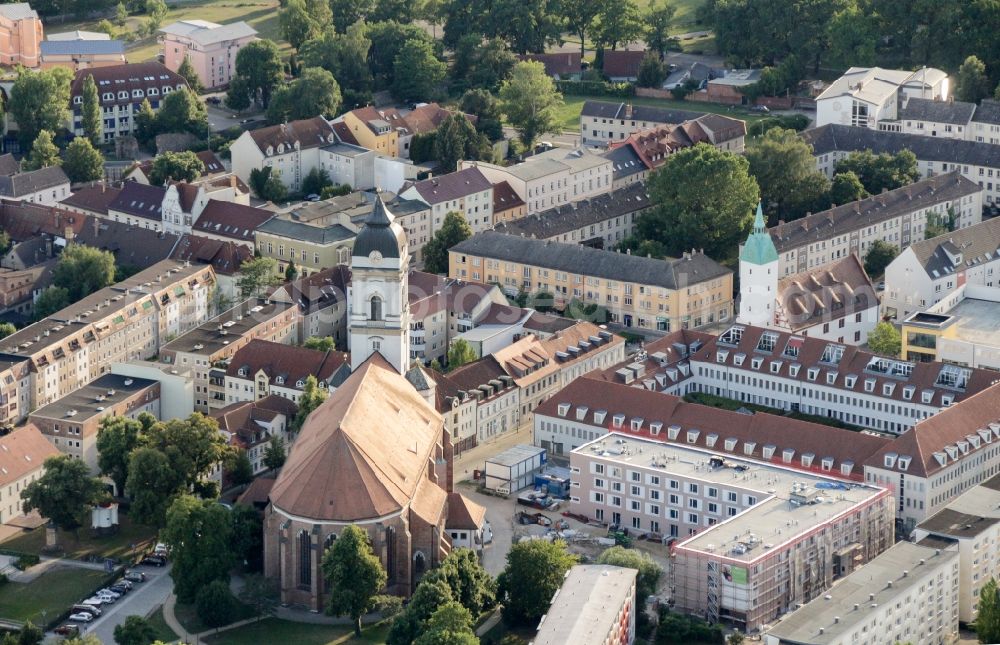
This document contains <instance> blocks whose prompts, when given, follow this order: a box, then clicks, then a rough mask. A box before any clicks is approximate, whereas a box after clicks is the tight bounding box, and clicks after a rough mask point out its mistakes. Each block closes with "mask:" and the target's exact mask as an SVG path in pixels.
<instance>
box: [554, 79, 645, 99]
mask: <svg viewBox="0 0 1000 645" xmlns="http://www.w3.org/2000/svg"><path fill="white" fill-rule="evenodd" d="M556 89H558V90H559V91H560V92H562V93H563V94H566V95H569V96H612V97H616V98H621V99H625V98H629V97H630V96H635V85H633V84H631V83H608V82H605V81H556Z"/></svg>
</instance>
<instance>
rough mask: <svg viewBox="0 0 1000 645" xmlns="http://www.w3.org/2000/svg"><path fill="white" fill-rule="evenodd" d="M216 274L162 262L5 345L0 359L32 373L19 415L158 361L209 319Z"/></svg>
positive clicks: (201, 267) (200, 267)
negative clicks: (115, 367) (132, 364)
mask: <svg viewBox="0 0 1000 645" xmlns="http://www.w3.org/2000/svg"><path fill="white" fill-rule="evenodd" d="M215 285H216V278H215V271H214V269H213V268H212V267H211V266H208V265H188V264H187V263H183V262H177V261H175V260H164V261H162V262H158V263H156V264H154V265H153V266H151V267H149V268H148V269H145V270H143V271H140V272H139V273H137V274H135V275H133V276H132V277H131V278H128V279H127V280H123V281H121V282H119V283H117V284H114V285H112V286H110V287H106V288H104V289H101V290H99V291H95V292H94V293H92V294H90V295H89V296H87V297H85V298H83V299H82V300H80V301H78V302H75V303H74V304H72V305H70V306H69V307H66V308H65V309H61V310H60V311H57V312H56V313H54V314H52V315H51V316H49V317H48V318H45V319H44V320H41V321H39V322H37V323H34V324H33V325H29V326H27V327H25V328H23V329H21V330H19V331H18V332H16V333H14V334H11V335H10V336H8V337H7V338H4V339H3V341H0V359H4V360H8V361H15V360H26V361H28V364H29V366H30V381H31V385H30V388H29V397H28V404H27V405H26V406H24V407H23V408H21V410H22V413H26V412H27V411H28V410H29V409H37V408H40V407H42V406H45V405H48V404H49V403H52V402H53V401H56V400H57V399H61V398H63V397H65V396H67V395H68V394H70V393H71V392H74V391H75V390H78V389H80V388H81V387H83V386H84V385H86V384H87V383H90V382H91V381H94V380H95V379H97V378H99V377H100V376H101V375H102V374H106V373H108V372H110V371H111V365H112V364H114V363H122V362H128V361H131V360H145V359H149V358H152V357H153V356H155V355H156V354H157V353H158V352H159V350H160V348H161V347H162V346H163V345H164V344H165V343H167V341H168V340H169V339H171V338H174V337H176V336H177V335H179V334H182V333H184V332H186V331H187V330H189V329H192V328H194V327H197V326H198V325H200V324H201V323H202V322H203V321H205V320H207V319H208V318H209V316H210V315H211V313H212V308H213V306H214V298H213V297H212V291H213V290H214V288H215Z"/></svg>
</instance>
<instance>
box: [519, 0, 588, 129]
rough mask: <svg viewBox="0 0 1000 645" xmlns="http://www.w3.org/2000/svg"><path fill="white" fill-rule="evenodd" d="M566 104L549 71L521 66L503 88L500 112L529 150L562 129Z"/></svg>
mask: <svg viewBox="0 0 1000 645" xmlns="http://www.w3.org/2000/svg"><path fill="white" fill-rule="evenodd" d="M569 1H570V0H567V2H569ZM581 4H586V3H581ZM562 104H563V100H562V95H561V94H560V93H559V92H558V91H556V86H555V83H553V82H552V79H551V78H549V76H548V74H546V73H545V67H544V66H543V65H542V64H541V63H538V62H534V61H525V62H521V63H518V64H517V65H515V66H514V69H513V70H512V71H511V74H510V78H508V79H507V80H506V81H504V82H503V85H501V86H500V109H501V110H502V111H503V113H504V114H506V115H507V120H508V121H509V122H510V124H511V125H512V126H514V128H515V129H516V130H517V131H518V135H519V138H520V139H521V143H522V144H523V145H524V147H526V148H530V147H532V146H533V145H534V144H535V141H536V140H537V139H538V137H539V136H541V135H542V134H545V133H546V132H551V131H552V130H555V129H556V128H557V127H558V123H559V122H558V118H557V115H556V111H557V110H558V109H559V107H561V106H562Z"/></svg>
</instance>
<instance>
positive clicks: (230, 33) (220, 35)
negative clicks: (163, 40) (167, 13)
mask: <svg viewBox="0 0 1000 645" xmlns="http://www.w3.org/2000/svg"><path fill="white" fill-rule="evenodd" d="M160 32H161V33H164V34H168V35H173V36H178V37H182V38H190V39H191V40H193V41H194V42H196V43H198V44H199V45H213V44H215V43H221V42H224V41H226V40H238V39H240V38H250V37H253V36H256V35H257V30H256V29H254V28H253V27H251V26H250V25H248V24H247V23H245V22H243V21H242V20H240V21H238V22H231V23H228V24H225V25H218V24H215V23H213V22H207V21H205V20H181V21H179V22H175V23H172V24H169V25H167V26H166V27H161V28H160Z"/></svg>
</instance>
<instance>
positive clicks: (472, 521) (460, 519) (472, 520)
mask: <svg viewBox="0 0 1000 645" xmlns="http://www.w3.org/2000/svg"><path fill="white" fill-rule="evenodd" d="M485 521H486V509H485V508H483V507H482V506H480V505H479V504H477V503H475V502H473V501H472V500H470V499H469V498H468V497H466V496H465V495H462V494H461V493H448V521H447V522H446V523H445V528H446V529H459V530H465V531H478V530H479V529H481V528H483V522H485Z"/></svg>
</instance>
